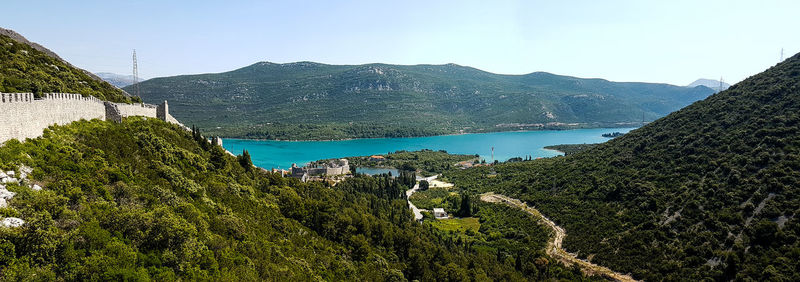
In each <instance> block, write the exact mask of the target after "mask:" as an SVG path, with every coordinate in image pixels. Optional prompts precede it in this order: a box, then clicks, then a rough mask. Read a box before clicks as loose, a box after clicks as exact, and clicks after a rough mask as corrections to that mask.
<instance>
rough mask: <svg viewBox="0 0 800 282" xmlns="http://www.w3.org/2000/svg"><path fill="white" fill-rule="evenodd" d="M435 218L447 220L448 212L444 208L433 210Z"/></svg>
mask: <svg viewBox="0 0 800 282" xmlns="http://www.w3.org/2000/svg"><path fill="white" fill-rule="evenodd" d="M433 217H435V218H436V219H443V218H447V212H445V211H444V209H443V208H433Z"/></svg>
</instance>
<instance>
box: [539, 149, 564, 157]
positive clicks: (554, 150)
mask: <svg viewBox="0 0 800 282" xmlns="http://www.w3.org/2000/svg"><path fill="white" fill-rule="evenodd" d="M542 150H546V151H553V152H559V153H561V155H562V156H564V155H566V154H567V153H566V152H564V151H559V150H556V149H550V148H545V147H542Z"/></svg>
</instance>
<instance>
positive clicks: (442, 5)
mask: <svg viewBox="0 0 800 282" xmlns="http://www.w3.org/2000/svg"><path fill="white" fill-rule="evenodd" d="M556 2H558V3H556ZM2 10H3V11H4V12H3V13H2V14H3V16H2V18H0V26H2V27H5V28H10V29H13V30H15V31H17V32H19V33H21V34H22V35H24V36H25V37H27V38H28V39H29V40H31V41H34V42H38V43H40V44H42V45H44V46H45V47H48V48H49V49H51V50H53V51H55V52H56V53H58V54H59V55H61V56H62V57H63V58H65V59H66V60H68V61H70V62H71V63H73V64H75V65H77V66H79V67H82V68H85V69H87V70H90V71H93V72H115V73H120V74H130V73H131V51H132V49H134V48H135V49H136V51H137V54H138V56H139V73H140V76H143V77H148V78H149V77H158V76H169V75H178V74H190V73H206V72H222V71H228V70H233V69H236V68H240V67H244V66H247V65H250V64H252V63H255V62H257V61H271V62H278V63H286V62H294V61H316V62H322V63H329V64H362V63H373V62H381V63H391V64H442V63H456V64H460V65H467V66H472V67H476V68H479V69H483V70H486V71H490V72H495V73H504V74H523V73H530V72H534V71H547V72H552V73H556V74H564V75H572V76H579V77H600V78H605V79H609V80H614V81H646V82H666V83H672V84H678V85H685V84H688V83H690V82H692V81H693V80H695V79H697V78H701V77H703V78H712V79H719V77H720V76H722V77H723V78H724V79H725V80H726V81H727V82H738V81H740V80H742V79H744V78H746V77H747V76H750V75H753V74H756V73H758V72H761V71H763V70H764V69H766V68H768V67H769V66H772V65H774V64H775V63H777V62H778V60H779V57H780V50H781V48H784V49H785V54H786V56H787V57H788V56H791V55H793V54H795V53H797V52H800V16H798V11H800V1H797V0H790V1H766V0H765V1H699V0H696V1H642V0H638V1H500V0H492V1H436V0H428V1H392V2H389V1H379V0H371V1H280V2H278V1H199V0H193V1H107V0H104V1H32V0H21V1H18V0H3V4H2Z"/></svg>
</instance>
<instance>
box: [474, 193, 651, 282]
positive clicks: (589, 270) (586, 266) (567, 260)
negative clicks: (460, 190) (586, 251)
mask: <svg viewBox="0 0 800 282" xmlns="http://www.w3.org/2000/svg"><path fill="white" fill-rule="evenodd" d="M481 200H482V201H484V202H490V203H503V204H506V205H509V206H512V207H516V208H519V209H522V210H523V211H525V212H527V213H529V214H531V215H533V216H534V217H536V218H538V219H539V220H540V221H542V223H544V224H545V225H547V226H548V227H550V228H551V229H553V232H555V233H556V236H555V237H554V238H553V239H552V240H550V241H548V242H547V248H546V249H545V252H547V255H549V256H551V257H553V258H555V259H557V260H559V261H561V262H562V263H564V264H565V265H567V266H570V265H572V264H574V263H575V264H578V266H580V267H581V270H583V272H584V273H586V274H588V275H601V276H604V277H607V278H611V279H614V280H617V281H636V280H634V279H633V278H632V277H631V276H630V275H625V274H622V273H617V272H614V271H612V270H611V269H609V268H607V267H603V266H599V265H596V264H593V263H591V262H588V261H585V260H582V259H579V258H578V257H576V256H575V255H573V254H570V253H568V252H567V251H565V250H564V248H562V247H561V245H562V242H563V241H564V237H565V236H567V234H566V233H565V232H564V229H563V228H561V227H560V226H558V225H556V223H555V222H553V221H552V220H550V219H548V218H547V217H545V216H544V215H542V214H541V213H540V212H539V211H538V210H536V209H534V208H532V207H529V206H528V205H526V204H525V203H523V202H522V201H520V200H517V199H514V198H511V197H508V196H504V195H500V194H495V193H492V192H489V193H485V194H482V195H481Z"/></svg>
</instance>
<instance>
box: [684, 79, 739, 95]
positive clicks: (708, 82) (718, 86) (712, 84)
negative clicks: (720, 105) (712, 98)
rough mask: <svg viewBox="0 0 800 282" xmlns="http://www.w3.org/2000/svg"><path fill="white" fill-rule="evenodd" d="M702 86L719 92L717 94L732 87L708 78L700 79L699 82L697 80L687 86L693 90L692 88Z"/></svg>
mask: <svg viewBox="0 0 800 282" xmlns="http://www.w3.org/2000/svg"><path fill="white" fill-rule="evenodd" d="M701 85H702V86H705V87H708V88H711V89H714V91H717V92H719V91H723V90H725V89H728V88H729V87H731V85H730V84H727V83H725V82H724V81H723V82H720V81H719V80H714V79H708V78H700V79H698V80H695V81H694V82H692V83H689V85H687V86H686V87H689V88H692V87H697V86H701Z"/></svg>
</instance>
